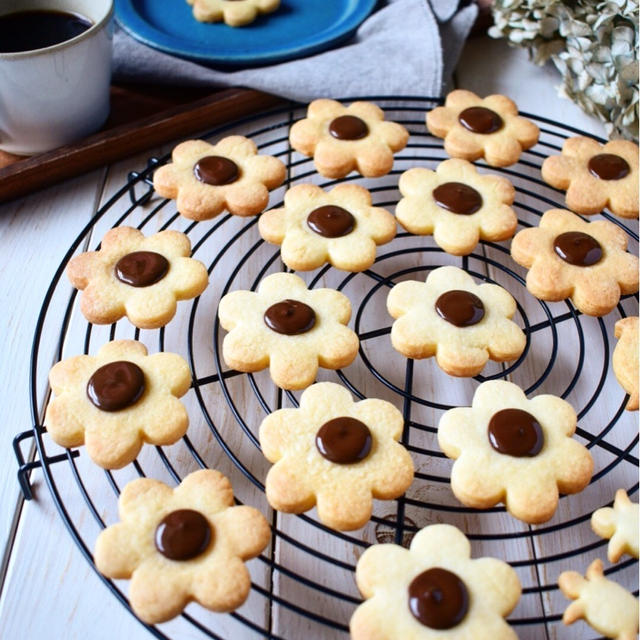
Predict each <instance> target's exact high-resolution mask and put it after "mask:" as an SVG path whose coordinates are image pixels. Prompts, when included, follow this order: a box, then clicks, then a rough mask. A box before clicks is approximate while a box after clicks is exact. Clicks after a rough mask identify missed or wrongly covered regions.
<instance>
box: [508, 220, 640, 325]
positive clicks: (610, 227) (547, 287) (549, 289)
mask: <svg viewBox="0 0 640 640" xmlns="http://www.w3.org/2000/svg"><path fill="white" fill-rule="evenodd" d="M627 243H628V238H627V234H626V233H625V232H624V231H623V230H622V229H620V227H618V226H617V225H615V224H613V223H612V222H608V221H606V220H597V221H595V222H585V221H584V220H582V219H581V218H579V217H578V216H576V215H575V214H573V213H571V211H567V210H566V209H550V210H549V211H547V212H546V213H545V214H544V215H543V216H542V218H540V223H539V226H538V227H532V228H530V229H523V230H522V231H519V232H518V233H517V234H516V236H515V238H514V239H513V242H512V243H511V256H512V257H513V259H514V260H515V261H516V262H517V263H518V264H520V265H522V266H523V267H527V268H528V269H529V273H527V289H528V290H529V291H530V292H531V293H532V294H533V295H534V296H535V297H536V298H540V299H541V300H550V301H552V302H558V301H560V300H564V299H565V298H569V297H570V298H571V300H572V301H573V304H574V305H575V306H576V307H577V308H578V309H579V310H580V311H582V313H586V314H587V315H590V316H603V315H606V314H607V313H609V312H610V311H611V310H612V309H613V308H614V307H615V306H616V305H617V304H618V301H619V300H620V295H621V294H627V293H635V292H636V291H637V290H638V258H637V256H634V255H632V254H630V253H627V252H626V251H625V249H626V248H627Z"/></svg>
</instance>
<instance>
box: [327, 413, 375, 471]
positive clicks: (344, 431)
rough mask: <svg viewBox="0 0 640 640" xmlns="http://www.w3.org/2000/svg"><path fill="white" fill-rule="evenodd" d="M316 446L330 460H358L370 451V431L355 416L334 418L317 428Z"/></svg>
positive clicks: (340, 462) (342, 462)
mask: <svg viewBox="0 0 640 640" xmlns="http://www.w3.org/2000/svg"><path fill="white" fill-rule="evenodd" d="M316 447H317V448H318V451H319V452H320V453H321V454H322V455H323V456H324V457H325V458H326V459H327V460H330V461H331V462H336V463H338V464H352V463H354V462H360V460H364V458H366V457H367V456H368V455H369V451H371V431H369V427H367V425H366V424H364V422H360V420H356V419H355V418H348V417H344V418H334V419H333V420H329V422H325V423H324V424H323V425H322V426H321V427H320V429H318V433H317V434H316Z"/></svg>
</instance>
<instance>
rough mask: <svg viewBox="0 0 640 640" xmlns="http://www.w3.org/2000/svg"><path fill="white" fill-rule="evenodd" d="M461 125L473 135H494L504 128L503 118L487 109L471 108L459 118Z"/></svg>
mask: <svg viewBox="0 0 640 640" xmlns="http://www.w3.org/2000/svg"><path fill="white" fill-rule="evenodd" d="M458 120H459V121H460V124H461V125H462V126H463V127H464V128H465V129H468V130H469V131H472V132H473V133H494V132H495V131H498V129H501V128H502V125H503V124H504V123H503V121H502V118H501V117H500V116H499V115H498V114H497V113H496V112H495V111H491V109H487V108H486V107H469V108H468V109H465V110H464V111H462V112H461V113H460V115H459V116H458Z"/></svg>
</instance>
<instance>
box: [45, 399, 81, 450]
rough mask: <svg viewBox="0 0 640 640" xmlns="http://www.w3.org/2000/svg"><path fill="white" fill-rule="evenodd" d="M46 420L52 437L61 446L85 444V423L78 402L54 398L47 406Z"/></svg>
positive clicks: (69, 446)
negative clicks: (78, 408)
mask: <svg viewBox="0 0 640 640" xmlns="http://www.w3.org/2000/svg"><path fill="white" fill-rule="evenodd" d="M56 393H58V394H60V393H62V391H58V392H56ZM44 422H45V424H46V425H47V431H48V432H49V433H50V434H51V437H52V438H53V439H54V441H55V442H56V443H58V444H59V445H60V446H61V447H66V448H71V447H80V446H82V445H83V444H84V429H85V425H84V422H83V421H82V419H81V417H80V415H79V412H78V410H77V403H72V402H69V400H68V399H64V400H63V399H61V398H54V399H53V400H52V401H51V402H50V403H49V405H48V406H47V412H46V414H45V419H44Z"/></svg>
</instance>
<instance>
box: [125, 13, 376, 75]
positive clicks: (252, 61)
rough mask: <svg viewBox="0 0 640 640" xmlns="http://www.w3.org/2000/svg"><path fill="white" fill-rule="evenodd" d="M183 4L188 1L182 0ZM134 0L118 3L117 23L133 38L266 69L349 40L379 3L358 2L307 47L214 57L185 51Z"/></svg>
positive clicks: (198, 57)
mask: <svg viewBox="0 0 640 640" xmlns="http://www.w3.org/2000/svg"><path fill="white" fill-rule="evenodd" d="M182 1H183V2H184V1H185V0H182ZM133 2H134V0H115V9H116V20H117V22H118V24H119V25H120V26H121V27H122V28H123V29H124V30H125V31H126V32H127V33H128V34H129V35H131V36H132V37H133V38H135V39H136V40H138V41H139V42H142V43H143V44H146V45H148V46H150V47H152V48H154V49H158V50H160V51H164V52H166V53H169V54H172V55H177V56H179V57H182V58H187V59H189V60H194V61H197V62H205V63H209V64H216V63H217V64H221V65H235V66H239V65H243V64H244V65H252V66H254V65H255V66H257V65H264V64H271V63H274V62H285V61H287V60H291V59H293V58H296V57H304V56H308V55H311V54H313V53H317V52H319V51H323V50H325V49H328V48H329V47H331V46H332V45H334V44H336V43H338V42H340V41H341V40H344V39H346V38H348V37H349V36H350V35H352V34H353V33H354V32H355V30H356V29H357V28H358V27H359V26H360V25H361V24H362V23H363V22H364V21H365V20H366V19H367V17H369V15H370V14H371V13H372V11H373V10H374V8H375V6H376V5H377V4H378V0H358V1H357V4H356V6H355V7H354V10H353V12H352V13H351V14H350V15H349V16H348V17H347V19H345V20H342V21H340V22H339V24H338V25H336V26H333V27H329V28H328V29H324V30H323V31H322V32H320V33H319V34H316V36H315V38H313V39H312V41H311V42H307V43H305V44H303V45H298V46H293V47H288V48H287V47H285V48H280V49H278V50H277V51H269V52H264V53H260V54H255V53H247V54H240V53H231V54H224V53H212V52H211V51H210V50H205V49H204V48H203V47H201V46H199V45H193V46H189V47H186V48H185V47H184V40H183V39H181V38H176V37H174V36H171V35H168V34H166V33H164V32H162V31H160V30H158V29H156V28H155V27H153V26H152V25H150V24H149V23H148V22H147V21H146V20H144V18H142V17H141V16H140V14H139V13H138V12H137V11H136V9H135V8H134V6H133Z"/></svg>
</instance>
